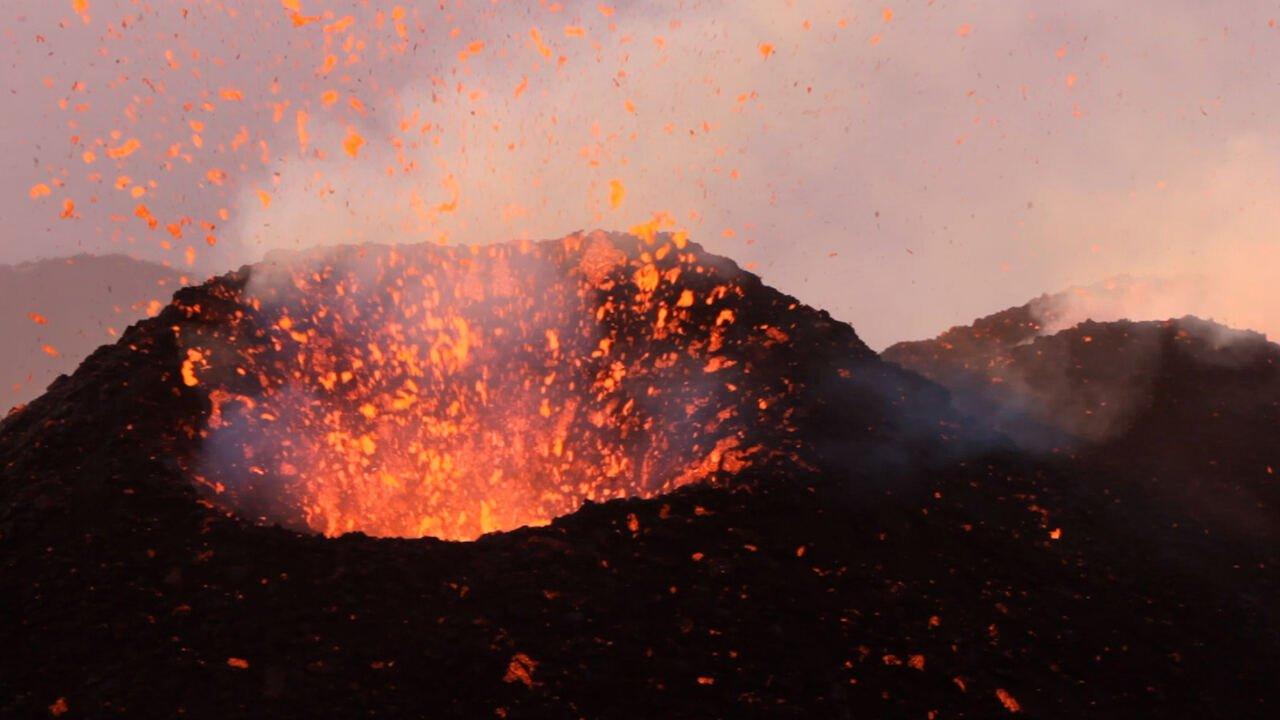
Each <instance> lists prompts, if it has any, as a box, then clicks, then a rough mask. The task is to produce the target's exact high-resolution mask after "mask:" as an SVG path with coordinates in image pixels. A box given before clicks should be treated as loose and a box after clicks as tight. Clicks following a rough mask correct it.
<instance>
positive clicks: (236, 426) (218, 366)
mask: <svg viewBox="0 0 1280 720" xmlns="http://www.w3.org/2000/svg"><path fill="white" fill-rule="evenodd" d="M708 258H709V256H707V255H705V254H703V253H701V251H699V250H697V249H696V246H693V245H690V244H688V243H686V242H685V241H684V240H683V239H682V238H681V237H679V236H667V235H654V234H647V237H645V238H643V239H642V238H636V237H631V236H621V235H606V234H604V233H599V232H597V233H592V234H590V235H574V236H570V237H568V238H565V239H563V240H559V241H551V242H543V243H531V242H525V243H513V244H505V245H492V246H485V247H439V246H434V245H418V246H403V247H386V246H361V247H342V248H330V249H326V250H314V251H309V252H307V253H305V254H293V255H280V256H276V257H274V258H268V261H267V262H266V263H264V264H262V265H260V266H256V267H254V268H252V269H250V270H248V271H242V272H241V273H240V274H234V275H231V276H228V277H227V278H223V279H221V280H218V281H215V283H214V285H213V294H214V296H215V297H217V298H218V299H219V301H220V304H222V305H224V306H223V307H214V308H211V307H204V308H188V312H189V313H190V314H191V315H193V316H199V317H202V318H204V319H206V320H213V321H211V322H209V323H208V324H207V325H204V326H202V327H204V328H207V330H202V331H200V332H194V333H193V332H191V331H186V335H185V336H184V337H183V338H182V342H183V343H184V344H185V346H186V347H187V352H186V353H185V357H186V360H185V362H184V363H183V367H182V378H183V381H184V383H186V384H187V385H189V386H191V385H193V384H198V386H199V387H200V388H201V389H202V390H206V391H207V392H208V397H209V400H210V409H209V416H208V422H207V427H206V428H205V429H204V430H203V431H202V435H203V440H202V448H201V453H200V457H201V459H200V462H199V463H198V467H195V468H193V471H194V472H195V474H196V475H197V476H198V477H199V479H200V484H201V486H202V487H204V488H205V489H206V490H207V491H209V492H210V494H211V497H212V498H213V499H214V501H215V502H216V503H218V504H219V505H221V506H223V507H225V508H227V509H229V510H232V511H234V512H236V513H238V514H240V515H241V516H244V517H247V518H252V519H262V520H266V521H270V522H279V523H281V524H284V525H287V526H292V527H295V528H298V529H310V530H313V531H316V532H320V533H324V534H326V535H337V534H341V533H344V532H350V531H363V532H365V533H368V534H371V535H382V536H407V537H417V536H424V535H430V536H436V537H441V538H450V539H468V538H474V537H476V536H478V535H480V534H482V533H485V532H490V531H495V530H504V529H511V528H515V527H519V526H521V525H525V524H540V523H546V522H548V521H550V520H551V519H552V518H554V517H556V516H557V515H561V514H565V513H568V512H571V511H573V510H575V509H577V508H578V507H579V506H580V505H581V504H582V502H583V501H584V500H593V501H602V500H607V499H612V498H618V497H624V496H650V495H653V494H655V493H659V492H664V491H668V490H671V489H674V488H676V487H679V486H681V485H684V484H687V483H691V482H696V481H700V480H705V479H717V480H718V481H724V480H725V478H727V477H728V476H730V475H732V474H733V473H734V472H736V471H738V470H740V469H742V468H743V467H745V466H747V465H749V464H751V463H752V462H755V461H756V460H757V459H759V458H760V457H762V456H764V455H765V454H767V453H768V452H779V451H780V450H781V448H784V447H785V446H786V441H785V436H786V434H787V432H788V427H789V422H788V417H789V413H790V411H789V410H787V409H786V407H787V403H783V402H778V400H779V399H780V398H781V397H783V396H784V395H786V394H788V393H789V392H790V391H791V387H790V382H789V381H788V380H787V378H786V377H785V373H778V372H769V373H757V375H759V376H761V377H754V378H753V377H750V376H751V373H752V372H753V368H754V367H755V365H756V364H758V363H762V362H770V363H783V362H785V359H784V358H785V355H786V353H785V346H786V345H787V343H788V339H789V338H788V334H787V331H786V329H785V328H780V327H774V326H770V325H767V324H763V323H759V322H755V321H753V318H758V317H766V316H774V317H776V316H778V313H782V316H783V317H785V316H786V313H787V312H788V311H789V310H792V309H794V307H795V304H794V302H790V304H789V305H784V306H783V307H781V308H778V307H770V308H753V307H751V306H750V303H749V302H748V300H747V294H746V293H744V292H743V291H742V283H744V282H755V283H758V280H757V279H756V278H754V277H753V276H750V275H748V274H746V273H743V272H741V271H739V270H738V269H737V268H736V267H735V266H733V265H732V263H729V262H727V261H724V260H721V259H717V258H711V259H710V260H709V259H708ZM770 297H771V298H774V300H773V302H774V303H777V302H788V301H790V299H789V298H785V296H781V295H777V294H776V293H775V294H773V295H771V296H770ZM223 301H225V302H223ZM757 302H758V301H757ZM764 434H768V435H769V436H770V438H773V439H772V440H770V441H769V442H767V443H764V442H762V441H761V437H762V436H763V435H764ZM777 438H783V440H778V439H777ZM766 447H767V448H768V451H766V450H765V449H764V448H766Z"/></svg>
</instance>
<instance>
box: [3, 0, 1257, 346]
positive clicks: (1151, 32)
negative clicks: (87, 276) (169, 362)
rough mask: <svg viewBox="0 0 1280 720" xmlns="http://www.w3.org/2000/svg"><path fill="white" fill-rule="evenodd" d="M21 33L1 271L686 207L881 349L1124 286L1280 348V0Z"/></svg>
mask: <svg viewBox="0 0 1280 720" xmlns="http://www.w3.org/2000/svg"><path fill="white" fill-rule="evenodd" d="M0 12H3V13H4V14H5V17H4V22H3V24H2V25H0V28H2V29H0V34H2V35H3V40H2V43H3V46H2V49H0V53H3V57H2V59H3V73H4V90H5V99H4V104H3V107H4V119H5V122H4V125H3V129H2V130H0V163H3V164H4V167H3V172H0V225H2V227H3V229H2V230H0V233H3V234H2V235H0V262H14V261H20V260H25V259H31V258H36V257H49V256H57V255H64V254H69V253H73V252H80V251H91V252H111V251H115V252H126V253H129V254H132V255H136V256H139V257H144V258H148V259H156V260H165V261H168V262H170V263H172V264H174V265H175V266H177V267H179V268H183V269H188V265H189V264H190V268H189V269H190V270H192V271H194V272H199V273H213V272H222V271H224V270H226V269H229V268H231V267H233V266H236V265H239V264H241V263H243V262H250V261H253V260H255V259H257V258H258V257H260V255H261V254H262V252H263V251H264V250H265V249H267V248H269V247H288V246H294V245H298V244H310V243H332V242H350V241H353V240H358V239H366V240H377V241H388V242H396V241H400V242H417V241H422V240H446V241H451V242H487V241H493V240H502V239H508V238H511V237H550V236H559V235H563V234H565V233H568V232H570V231H572V230H575V229H580V228H591V227H605V228H610V229H626V228H629V227H631V226H633V225H635V224H637V223H640V222H644V221H647V220H649V219H650V218H651V217H653V216H654V214H655V213H664V214H665V215H666V216H668V217H669V218H670V219H669V220H668V221H667V222H668V223H669V224H670V226H671V227H679V228H683V229H686V230H688V231H689V232H690V233H691V235H692V237H693V238H694V239H696V240H698V241H700V242H702V243H703V244H704V245H706V246H707V247H709V248H710V249H712V250H713V251H716V252H719V253H723V254H726V255H729V256H731V257H733V258H735V259H736V260H738V261H739V262H740V263H742V264H744V265H746V266H748V267H749V268H751V269H753V270H755V271H756V272H758V273H760V274H761V275H762V276H763V277H764V278H765V280H766V282H768V283H770V284H772V285H774V286H776V287H779V288H781V289H783V290H784V291H787V292H790V293H792V294H795V295H797V296H798V297H799V298H800V299H802V300H804V301H805V302H808V303H810V304H813V305H817V306H820V307H823V308H827V309H828V310H830V311H831V312H832V313H833V314H834V315H836V316H837V317H839V318H841V319H844V320H847V321H849V322H851V323H852V324H853V325H854V326H855V327H856V328H857V329H858V331H859V333H860V334H861V335H862V336H863V337H864V338H865V339H866V340H867V341H868V342H869V343H870V344H871V345H872V346H873V347H877V348H878V347H882V346H884V345H885V344H888V343H890V342H893V341H895V340H899V339H909V338H918V337H923V336H928V335H933V334H936V333H937V332H938V331H940V330H942V329H944V328H945V327H947V326H949V325H952V324H957V323H962V322H967V321H969V320H970V319H972V318H973V317H975V316H978V315H982V314H985V313H988V312H991V311H993V310H996V309H999V308H1002V307H1005V306H1008V305H1011V304H1016V303H1021V302H1023V301H1025V300H1026V299H1028V298H1029V297H1031V296H1033V295H1036V294H1039V293H1040V292H1043V291H1047V290H1057V289H1060V288H1062V287H1064V286H1066V285H1069V284H1084V283H1089V282H1092V281H1096V280H1099V279H1101V278H1104V277H1107V276H1109V275H1113V274H1117V273H1135V274H1172V273H1179V274H1184V273H1197V274H1200V275H1203V276H1204V278H1205V281H1204V284H1203V285H1202V291H1201V292H1200V293H1199V295H1198V296H1197V297H1196V298H1195V299H1194V302H1192V301H1191V300H1189V301H1188V302H1189V303H1190V304H1192V305H1193V307H1188V310H1189V311H1191V310H1194V311H1196V312H1199V313H1203V314H1213V315H1216V316H1217V317H1219V318H1222V319H1226V320H1228V321H1230V322H1232V323H1233V324H1236V325H1241V326H1249V327H1253V328H1256V329H1260V330H1264V331H1268V332H1269V333H1270V334H1271V335H1272V337H1275V336H1276V335H1277V334H1280V290H1277V289H1276V285H1277V282H1276V281H1277V279H1280V271H1277V270H1276V269H1275V268H1277V267H1280V239H1277V233H1276V228H1278V227H1280V194H1278V191H1280V177H1278V176H1280V134H1277V132H1276V128H1277V127H1278V126H1277V119H1276V118H1277V117H1280V76H1278V75H1277V72H1276V68H1280V27H1277V21H1278V20H1280V7H1278V6H1277V5H1276V4H1275V3H1274V2H1261V1H1256V2H1255V1H1252V0H1203V1H1201V0H1132V1H1130V2H1115V1H1114V0H1106V1H1104V0H1072V1H1071V2H1048V1H1033V0H972V1H969V2H944V1H943V0H932V1H931V0H916V1H907V0H902V1H890V2H853V1H846V2H803V1H802V0H794V1H792V2H787V1H778V2H771V1H766V0H750V1H742V0H738V1H734V2H645V3H637V2H621V1H620V0H612V1H611V2H606V3H599V2H595V1H592V2H562V3H552V2H546V1H545V0H544V1H541V2H533V1H530V2H519V3H517V2H505V3H504V2H489V1H484V2H480V1H477V2H450V1H448V0H444V1H441V2H432V3H410V2H405V1H404V0H401V1H400V3H398V4H397V3H396V2H382V1H381V0H347V1H345V2H341V1H336V0H335V1H331V2H322V1H321V0H284V1H283V2H281V1H280V0H261V1H255V2H249V1H248V0H243V1H241V2H212V1H206V0H191V1H190V2H178V1H176V0H174V1H172V2H171V1H168V0H152V1H150V2H143V1H142V0H133V1H130V0H88V1H87V2H76V1H73V0H10V2H7V3H5V4H4V8H3V10H2V11H0ZM68 202H70V203H71V205H68ZM63 215H66V217H63ZM152 224H154V228H152V227H150V225H152ZM171 226H172V227H171ZM210 241H212V242H213V243H214V244H212V245H211V244H210Z"/></svg>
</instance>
